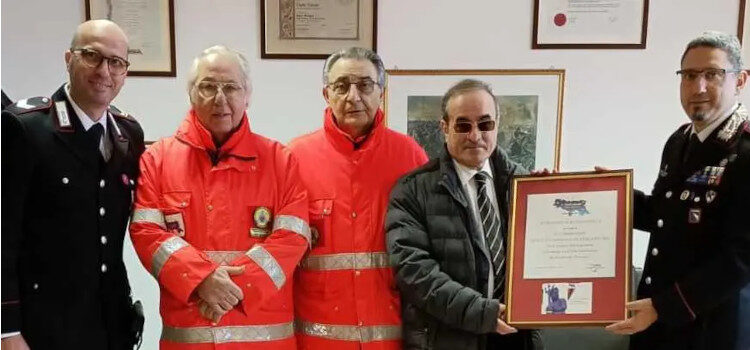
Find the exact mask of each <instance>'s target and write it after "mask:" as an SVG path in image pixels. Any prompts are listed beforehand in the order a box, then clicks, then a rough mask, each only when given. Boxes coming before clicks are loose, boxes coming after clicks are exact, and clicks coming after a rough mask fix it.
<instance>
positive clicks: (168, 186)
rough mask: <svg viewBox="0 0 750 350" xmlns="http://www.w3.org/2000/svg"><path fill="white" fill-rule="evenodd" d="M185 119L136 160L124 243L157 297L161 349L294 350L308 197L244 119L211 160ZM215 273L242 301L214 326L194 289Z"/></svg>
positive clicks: (206, 138)
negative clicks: (226, 270) (225, 276)
mask: <svg viewBox="0 0 750 350" xmlns="http://www.w3.org/2000/svg"><path fill="white" fill-rule="evenodd" d="M212 153H213V154H214V155H215V154H216V149H215V146H214V144H213V141H212V139H211V135H210V133H209V132H208V131H207V130H206V129H205V128H204V127H203V126H202V125H201V124H200V122H199V121H198V119H197V117H196V116H195V114H194V112H193V111H191V112H190V113H189V114H188V116H187V117H186V119H185V121H184V122H183V123H182V125H181V126H180V128H179V130H178V131H177V134H176V135H175V136H173V137H169V138H166V139H162V140H160V141H158V142H156V143H155V144H153V145H151V146H150V147H149V148H148V149H147V150H146V152H145V153H144V154H143V157H142V158H141V176H140V177H139V180H138V190H137V198H136V202H135V210H134V212H133V218H132V220H131V225H130V236H131V238H132V240H133V246H134V247H135V249H136V251H137V253H138V256H139V257H140V259H141V262H142V263H143V265H144V266H145V268H146V269H147V270H148V271H150V272H151V274H152V275H153V276H154V277H155V278H156V280H157V281H158V283H159V286H160V287H161V307H160V311H161V316H162V319H163V330H162V335H161V342H160V345H161V349H187V350H198V349H245V348H247V347H248V346H249V345H252V348H253V349H296V341H295V337H294V322H293V321H294V309H293V303H292V301H293V297H292V290H293V287H292V281H293V273H294V269H295V267H296V266H297V264H298V262H299V260H300V258H301V257H302V255H303V254H304V252H305V251H306V250H307V248H308V246H309V237H310V229H309V226H308V224H307V213H308V203H307V194H306V191H305V190H304V187H303V184H302V182H301V180H300V177H299V175H298V165H297V162H296V161H295V160H294V158H293V157H292V156H291V155H290V154H289V152H288V151H287V150H285V149H284V147H283V146H282V145H281V144H279V143H277V142H275V141H272V140H269V139H266V138H264V137H262V136H259V135H257V134H254V133H252V132H251V131H250V128H249V126H248V122H247V116H246V115H245V116H243V120H242V124H241V125H240V127H239V129H238V130H237V131H236V132H234V134H233V135H232V136H231V137H230V139H229V140H227V142H226V143H225V144H224V145H223V146H222V147H221V149H220V150H219V153H218V155H215V156H214V157H213V158H214V159H215V161H216V164H215V165H214V164H213V163H212V156H211V154H212ZM219 265H230V266H241V265H244V266H245V271H244V273H243V274H242V275H238V276H232V280H233V281H234V282H235V283H236V284H237V285H238V286H239V287H240V288H241V289H242V291H243V293H244V299H243V300H242V301H241V302H240V303H239V304H237V306H236V307H235V308H234V309H232V310H230V311H229V312H228V313H227V314H226V315H224V317H223V318H222V319H221V321H220V322H219V323H218V324H217V325H212V324H211V321H210V320H208V319H206V318H203V317H202V316H201V315H200V313H199V311H198V306H197V301H198V300H199V299H198V296H197V293H195V289H196V287H197V286H198V285H199V284H200V283H201V281H203V280H204V279H205V278H206V277H207V276H208V275H209V274H211V273H212V272H213V271H214V270H215V269H216V268H217V267H218V266H219Z"/></svg>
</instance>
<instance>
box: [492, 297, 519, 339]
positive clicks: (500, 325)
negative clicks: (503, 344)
mask: <svg viewBox="0 0 750 350" xmlns="http://www.w3.org/2000/svg"><path fill="white" fill-rule="evenodd" d="M504 316H505V304H503V303H500V310H498V312H497V327H495V331H496V332H498V333H500V334H502V335H505V334H511V333H516V332H518V330H517V329H515V328H513V327H511V326H509V325H508V324H507V323H505V321H503V317H504Z"/></svg>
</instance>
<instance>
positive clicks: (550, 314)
mask: <svg viewBox="0 0 750 350" xmlns="http://www.w3.org/2000/svg"><path fill="white" fill-rule="evenodd" d="M510 208H511V209H510V217H509V222H510V225H509V230H508V238H507V240H508V243H507V247H508V248H507V253H506V281H507V283H506V285H505V288H506V289H505V303H506V306H507V308H506V311H505V320H506V322H507V323H508V324H509V325H511V326H513V327H516V328H550V327H569V326H576V327H584V326H604V325H608V324H611V323H613V322H617V321H622V320H625V319H627V317H628V311H627V309H626V308H625V304H627V303H628V302H629V301H630V299H631V293H630V289H631V278H632V277H631V262H632V256H631V255H632V253H631V247H632V231H633V217H632V212H633V171H632V169H625V170H612V171H603V172H577V173H558V174H553V175H550V176H532V175H524V176H514V177H513V179H512V183H511V206H510ZM517 295H522V297H518V298H516V296H517Z"/></svg>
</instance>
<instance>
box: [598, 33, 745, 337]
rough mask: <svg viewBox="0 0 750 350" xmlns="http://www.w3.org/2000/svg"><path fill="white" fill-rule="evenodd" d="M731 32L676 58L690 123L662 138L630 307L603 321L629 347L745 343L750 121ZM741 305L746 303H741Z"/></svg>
mask: <svg viewBox="0 0 750 350" xmlns="http://www.w3.org/2000/svg"><path fill="white" fill-rule="evenodd" d="M742 67H743V66H742V58H741V54H740V44H739V41H738V40H737V38H736V37H734V36H730V35H727V34H723V33H718V32H707V33H704V34H703V35H701V36H700V37H698V38H696V39H694V40H693V41H691V42H690V43H689V44H688V46H687V48H686V49H685V52H684V54H683V56H682V62H681V69H680V70H679V71H677V74H678V75H679V76H680V79H681V83H680V99H681V101H682V106H683V109H684V110H685V112H686V113H687V115H688V117H689V118H690V120H691V121H692V123H688V124H686V125H683V126H682V127H680V128H679V129H677V131H675V133H674V134H672V136H671V137H670V138H669V140H668V141H667V144H666V146H665V147H664V152H663V154H662V161H661V167H660V169H661V170H660V172H659V177H658V179H657V180H656V184H655V185H654V189H653V191H652V193H651V195H650V196H649V195H645V194H644V193H642V192H640V191H636V193H635V200H634V206H635V208H634V209H635V215H634V216H635V217H634V224H635V225H634V226H635V227H636V228H638V229H641V230H645V231H649V232H651V240H650V242H649V247H648V253H647V254H648V255H647V257H646V264H645V268H644V271H643V279H642V280H641V283H640V286H639V288H638V299H639V300H637V301H635V302H632V303H630V304H629V305H628V308H629V309H630V310H632V311H633V312H634V314H633V316H632V317H631V318H629V319H627V320H625V321H622V322H618V323H615V324H613V325H610V326H609V327H608V329H609V330H610V331H613V332H615V333H619V334H634V333H636V334H634V335H633V336H632V337H631V344H630V347H631V349H649V350H657V349H716V350H725V349H726V350H734V349H738V350H739V349H741V350H747V349H750V342H748V340H747V338H746V337H745V338H744V340H742V338H741V337H742V334H741V331H740V330H739V329H740V327H743V326H742V324H743V322H746V321H742V319H743V318H744V319H747V318H748V317H749V316H750V315H747V312H748V311H747V310H748V308H747V307H748V300H747V298H744V299H743V297H742V294H741V290H742V289H743V287H744V286H746V285H747V284H748V281H750V224H749V222H750V221H748V215H750V125H749V124H748V121H747V111H746V110H745V107H744V106H742V105H740V104H739V103H738V102H737V100H738V96H739V93H740V91H741V90H742V88H743V87H744V86H745V82H746V80H747V73H746V72H745V71H743V70H742ZM742 310H744V311H742Z"/></svg>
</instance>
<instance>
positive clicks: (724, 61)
mask: <svg viewBox="0 0 750 350" xmlns="http://www.w3.org/2000/svg"><path fill="white" fill-rule="evenodd" d="M716 68H719V69H725V70H726V71H727V73H726V74H725V75H723V76H721V77H716V76H715V75H708V74H706V73H705V70H711V69H716ZM681 69H682V70H683V71H695V72H700V71H703V72H704V74H697V75H696V74H692V75H691V74H682V77H681V82H680V101H681V102H682V108H683V109H684V110H685V113H687V115H688V117H690V119H691V120H692V121H694V122H698V123H703V124H704V125H707V124H710V123H711V122H712V121H714V120H716V119H717V118H721V117H722V116H724V115H725V114H728V113H729V112H730V111H729V109H730V108H732V106H733V105H734V104H735V102H736V101H737V96H738V95H739V93H740V91H741V90H742V88H743V87H744V85H745V81H746V80H747V73H745V72H730V71H732V70H733V69H734V68H733V67H732V64H731V63H730V62H729V59H728V56H727V53H726V52H725V51H724V50H722V49H717V48H712V47H696V48H693V49H690V51H688V53H687V54H686V55H685V59H684V60H683V61H682V68H681Z"/></svg>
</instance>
